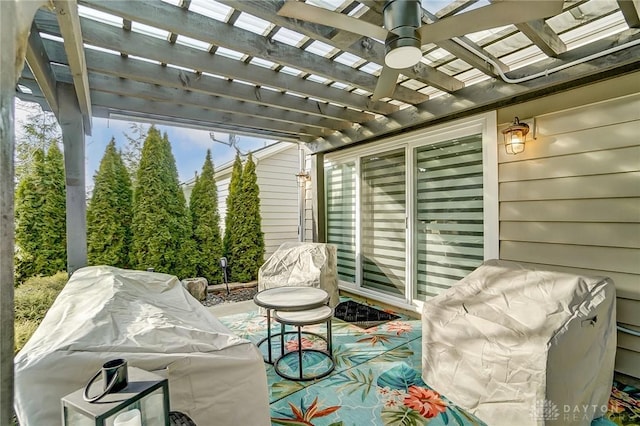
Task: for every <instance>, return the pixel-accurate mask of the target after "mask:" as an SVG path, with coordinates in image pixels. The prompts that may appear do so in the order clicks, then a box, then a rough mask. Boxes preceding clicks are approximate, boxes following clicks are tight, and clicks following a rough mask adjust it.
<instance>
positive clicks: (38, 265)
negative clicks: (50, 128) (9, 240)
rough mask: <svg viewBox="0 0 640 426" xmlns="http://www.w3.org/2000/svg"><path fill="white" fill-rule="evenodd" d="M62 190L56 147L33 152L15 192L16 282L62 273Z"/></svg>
mask: <svg viewBox="0 0 640 426" xmlns="http://www.w3.org/2000/svg"><path fill="white" fill-rule="evenodd" d="M65 194H66V187H65V179H64V160H63V157H62V152H61V151H60V149H59V148H58V146H57V144H55V143H54V144H52V145H51V146H50V147H49V150H48V152H47V155H46V157H45V154H44V152H43V151H42V150H40V149H36V150H35V151H34V153H33V162H32V164H31V167H30V168H29V169H28V171H25V173H24V174H23V175H22V178H21V180H20V182H19V183H18V187H17V189H16V199H15V203H16V206H15V215H16V235H15V238H16V248H17V250H16V259H15V260H16V261H15V266H16V272H15V276H16V282H17V283H20V282H22V281H23V280H24V279H26V278H29V277H32V276H35V275H52V274H55V273H56V272H58V271H64V270H66V265H67V236H66V195H65Z"/></svg>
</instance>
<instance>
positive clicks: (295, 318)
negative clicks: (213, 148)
mask: <svg viewBox="0 0 640 426" xmlns="http://www.w3.org/2000/svg"><path fill="white" fill-rule="evenodd" d="M274 315H275V319H276V321H278V322H281V323H284V324H288V325H311V324H318V323H321V322H324V321H327V320H328V319H329V318H331V317H333V308H331V307H329V306H326V305H323V306H320V307H319V308H314V309H308V310H305V311H276V313H275V314H274Z"/></svg>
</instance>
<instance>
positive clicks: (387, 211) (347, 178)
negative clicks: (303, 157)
mask: <svg viewBox="0 0 640 426" xmlns="http://www.w3.org/2000/svg"><path fill="white" fill-rule="evenodd" d="M495 128H496V125H495V116H492V115H490V114H487V115H484V116H479V117H478V118H477V119H475V120H466V121H464V122H460V123H458V124H455V125H449V126H441V127H439V128H437V129H435V130H431V131H424V132H414V133H410V134H407V135H402V136H399V137H397V138H395V139H391V140H389V141H385V142H381V143H378V144H372V145H369V146H366V147H362V148H360V147H358V148H353V149H350V150H344V151H341V152H338V153H335V154H333V155H327V157H326V163H325V177H326V182H325V183H326V186H325V188H326V209H327V210H326V218H327V222H326V225H327V241H328V242H329V243H333V244H335V245H336V246H337V247H338V276H339V279H340V282H341V283H342V285H343V286H345V287H346V288H349V289H350V291H354V292H355V293H358V294H362V295H364V296H366V297H372V298H378V299H380V300H382V301H385V302H387V303H390V304H395V305H398V306H414V307H419V306H420V305H421V301H424V300H426V299H429V298H431V297H433V296H436V295H438V294H440V293H442V292H443V291H444V290H446V289H447V288H449V287H450V286H452V285H453V284H455V283H456V282H458V281H459V280H460V279H461V278H463V277H465V276H466V275H468V274H469V272H471V271H473V270H474V269H475V268H476V267H478V266H479V265H480V264H481V263H482V262H483V261H484V259H487V258H492V257H496V256H497V252H498V242H497V236H498V227H497V207H498V206H497V199H498V197H497V188H498V186H497V176H496V174H497V152H496V144H495Z"/></svg>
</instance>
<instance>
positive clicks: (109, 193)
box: [87, 138, 133, 268]
mask: <svg viewBox="0 0 640 426" xmlns="http://www.w3.org/2000/svg"><path fill="white" fill-rule="evenodd" d="M93 181H94V187H93V194H92V196H91V202H90V203H89V206H88V208H87V242H88V258H89V264H91V265H111V266H116V267H119V268H128V267H130V265H131V262H130V252H131V238H132V235H131V219H132V202H133V192H132V189H131V179H130V178H129V171H128V170H127V167H126V166H125V164H124V162H123V160H122V156H121V153H120V151H118V150H117V149H116V142H115V139H113V138H112V139H111V142H109V144H108V145H107V149H106V150H105V153H104V156H103V157H102V161H101V162H100V168H99V169H98V172H97V173H96V174H95V176H94V178H93Z"/></svg>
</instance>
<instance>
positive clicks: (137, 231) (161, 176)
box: [132, 127, 195, 278]
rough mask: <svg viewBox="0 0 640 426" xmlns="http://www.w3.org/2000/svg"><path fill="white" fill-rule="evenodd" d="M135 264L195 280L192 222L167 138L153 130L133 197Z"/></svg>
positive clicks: (151, 130) (143, 152) (142, 158)
mask: <svg viewBox="0 0 640 426" xmlns="http://www.w3.org/2000/svg"><path fill="white" fill-rule="evenodd" d="M133 199H134V201H133V221H132V223H133V226H132V230H133V259H132V260H133V262H134V265H135V266H136V267H137V268H140V269H146V268H154V269H155V270H156V271H157V272H166V273H170V274H174V275H178V276H179V277H181V278H184V277H187V276H193V275H194V273H195V271H194V268H193V265H194V262H193V259H192V256H193V250H192V249H193V245H192V243H191V238H190V237H191V225H190V218H189V217H188V215H187V209H186V201H185V198H184V194H183V193H182V191H181V189H180V186H179V183H178V173H177V168H176V164H175V158H174V157H173V154H172V153H171V144H170V143H169V140H168V138H167V136H166V134H165V135H164V137H162V136H160V132H159V131H158V130H157V129H156V128H155V127H151V128H150V129H149V133H148V134H147V139H146V140H145V142H144V147H143V148H142V157H141V159H140V166H139V168H138V174H137V179H136V185H135V189H134V197H133Z"/></svg>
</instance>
